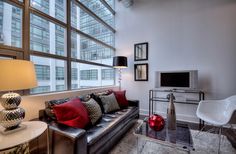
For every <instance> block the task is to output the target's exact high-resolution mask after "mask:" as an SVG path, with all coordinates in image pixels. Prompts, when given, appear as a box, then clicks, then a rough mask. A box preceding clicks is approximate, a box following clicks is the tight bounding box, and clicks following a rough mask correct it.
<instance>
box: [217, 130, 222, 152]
mask: <svg viewBox="0 0 236 154" xmlns="http://www.w3.org/2000/svg"><path fill="white" fill-rule="evenodd" d="M221 133H222V127H220V129H219V145H218V154H220V143H221Z"/></svg>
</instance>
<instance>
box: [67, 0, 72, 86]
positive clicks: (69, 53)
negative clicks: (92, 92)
mask: <svg viewBox="0 0 236 154" xmlns="http://www.w3.org/2000/svg"><path fill="white" fill-rule="evenodd" d="M66 6H67V9H66V11H67V27H66V29H67V39H66V40H67V89H68V90H71V18H70V17H71V0H67V5H66Z"/></svg>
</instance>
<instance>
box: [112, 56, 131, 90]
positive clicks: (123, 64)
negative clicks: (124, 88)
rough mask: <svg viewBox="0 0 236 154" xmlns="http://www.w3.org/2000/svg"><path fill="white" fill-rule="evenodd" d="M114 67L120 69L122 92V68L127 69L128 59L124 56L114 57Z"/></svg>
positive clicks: (119, 80) (119, 79)
mask: <svg viewBox="0 0 236 154" xmlns="http://www.w3.org/2000/svg"><path fill="white" fill-rule="evenodd" d="M113 67H114V68H118V69H119V78H118V82H119V89H120V90H121V68H127V67H128V65H127V57H124V56H116V57H113Z"/></svg>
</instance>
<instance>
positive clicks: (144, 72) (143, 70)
mask: <svg viewBox="0 0 236 154" xmlns="http://www.w3.org/2000/svg"><path fill="white" fill-rule="evenodd" d="M134 81H148V64H147V63H143V64H134Z"/></svg>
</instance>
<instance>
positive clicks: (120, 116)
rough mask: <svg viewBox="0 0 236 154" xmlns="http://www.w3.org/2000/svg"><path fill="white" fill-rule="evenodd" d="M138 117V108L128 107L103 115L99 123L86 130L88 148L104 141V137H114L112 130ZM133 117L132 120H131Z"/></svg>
mask: <svg viewBox="0 0 236 154" xmlns="http://www.w3.org/2000/svg"><path fill="white" fill-rule="evenodd" d="M137 115H138V107H129V108H128V109H123V110H120V111H117V112H114V113H112V114H104V115H103V117H102V119H101V121H100V123H99V124H97V125H95V126H93V127H91V128H90V129H88V130H87V141H88V144H89V146H92V145H93V144H95V143H96V142H98V141H99V142H100V141H101V140H103V139H105V136H108V135H111V137H112V134H113V135H114V133H116V132H114V130H115V129H118V128H119V127H123V126H122V125H123V124H126V121H129V120H132V119H134V116H135V117H136V116H137ZM132 117H133V118H132Z"/></svg>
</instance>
